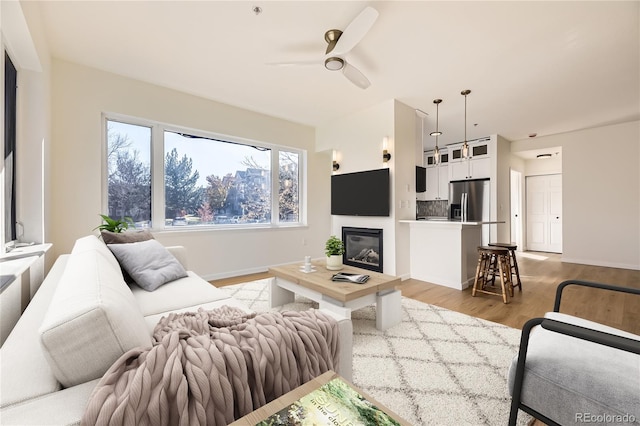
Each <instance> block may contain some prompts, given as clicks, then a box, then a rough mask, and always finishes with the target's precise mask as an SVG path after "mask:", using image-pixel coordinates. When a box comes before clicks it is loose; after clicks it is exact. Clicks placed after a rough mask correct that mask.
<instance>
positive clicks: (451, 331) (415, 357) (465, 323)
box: [221, 280, 531, 426]
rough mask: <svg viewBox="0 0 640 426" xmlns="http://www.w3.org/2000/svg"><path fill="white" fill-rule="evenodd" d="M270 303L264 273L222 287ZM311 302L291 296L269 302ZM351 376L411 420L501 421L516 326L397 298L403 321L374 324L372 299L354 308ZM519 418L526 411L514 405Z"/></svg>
mask: <svg viewBox="0 0 640 426" xmlns="http://www.w3.org/2000/svg"><path fill="white" fill-rule="evenodd" d="M221 289H222V290H224V291H225V292H227V293H229V294H230V295H231V296H233V297H235V298H236V299H239V300H241V301H242V302H244V303H245V304H246V305H247V306H248V307H250V308H251V309H253V310H255V311H259V312H264V311H269V310H270V309H269V308H268V302H267V301H268V281H267V280H259V281H253V282H249V283H244V284H237V285H233V286H228V287H222V288H221ZM310 307H317V305H316V304H315V303H314V302H312V301H311V300H309V299H306V298H304V297H301V296H296V302H295V303H291V304H288V305H285V306H283V307H280V308H277V309H274V310H278V311H280V310H302V309H308V308H310ZM352 320H353V334H354V335H353V382H354V384H355V385H356V386H358V387H360V388H361V389H363V390H364V391H365V392H367V393H369V394H370V395H371V396H373V397H374V398H375V399H377V400H378V401H380V402H381V403H382V404H384V405H386V406H387V407H389V408H390V409H391V410H393V411H394V412H396V413H397V414H399V415H400V416H402V417H403V418H404V419H405V420H407V421H408V422H410V423H412V424H414V425H456V426H457V425H474V426H475V425H506V424H507V422H508V418H509V406H510V401H511V399H510V397H509V392H508V390H507V379H506V378H507V371H508V369H509V365H510V362H511V359H512V358H513V356H514V355H515V354H516V353H517V351H518V344H519V340H520V330H516V329H514V328H510V327H507V326H504V325H501V324H496V323H493V322H489V321H485V320H482V319H478V318H474V317H471V316H468V315H464V314H461V313H458V312H454V311H450V310H447V309H444V308H439V307H437V306H433V305H428V304H426V303H421V302H418V301H415V300H412V299H409V298H406V297H403V298H402V323H401V324H399V325H397V326H395V327H392V328H390V329H389V330H386V331H384V332H383V331H379V330H377V329H376V328H375V307H374V306H370V307H366V308H363V309H360V310H358V311H355V312H353V313H352ZM518 419H519V424H522V425H526V424H527V423H528V421H529V420H530V419H531V418H530V417H529V416H528V415H526V414H525V413H523V412H520V414H519V416H518Z"/></svg>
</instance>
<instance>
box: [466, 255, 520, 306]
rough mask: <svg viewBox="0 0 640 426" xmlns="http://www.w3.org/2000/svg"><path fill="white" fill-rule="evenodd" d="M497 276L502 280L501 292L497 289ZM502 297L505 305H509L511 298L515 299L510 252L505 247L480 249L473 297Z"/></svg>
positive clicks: (472, 292) (472, 291)
mask: <svg viewBox="0 0 640 426" xmlns="http://www.w3.org/2000/svg"><path fill="white" fill-rule="evenodd" d="M496 276H497V277H498V278H499V280H500V292H498V289H497V288H496V289H492V288H491V287H496V285H495V279H496ZM478 292H480V293H485V294H492V295H496V296H502V301H503V303H509V296H511V297H513V282H512V281H511V260H510V259H509V250H508V249H506V248H503V247H478V265H477V267H476V277H475V280H474V282H473V289H472V290H471V296H474V297H475V295H476V293H478Z"/></svg>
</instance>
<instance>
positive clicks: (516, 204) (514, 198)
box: [510, 170, 524, 250]
mask: <svg viewBox="0 0 640 426" xmlns="http://www.w3.org/2000/svg"><path fill="white" fill-rule="evenodd" d="M510 185H511V241H513V242H515V243H516V244H517V246H518V249H520V250H523V249H524V245H523V244H522V212H521V208H522V173H520V172H518V171H516V170H511V181H510Z"/></svg>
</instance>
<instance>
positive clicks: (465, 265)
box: [399, 219, 504, 290]
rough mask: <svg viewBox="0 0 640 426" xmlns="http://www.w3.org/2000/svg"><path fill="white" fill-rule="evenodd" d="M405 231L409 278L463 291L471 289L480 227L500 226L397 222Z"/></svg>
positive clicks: (462, 223) (479, 242)
mask: <svg viewBox="0 0 640 426" xmlns="http://www.w3.org/2000/svg"><path fill="white" fill-rule="evenodd" d="M399 222H400V223H406V224H407V225H408V226H409V227H410V229H409V250H410V252H409V253H410V274H411V278H413V279H416V280H420V281H427V282H430V283H433V284H438V285H442V286H445V287H451V288H455V289H458V290H463V289H465V288H467V287H469V286H470V285H473V280H474V279H475V274H476V266H477V263H478V246H480V245H482V225H489V224H495V223H504V222H495V221H490V222H460V221H452V220H437V219H436V220H400V221H399Z"/></svg>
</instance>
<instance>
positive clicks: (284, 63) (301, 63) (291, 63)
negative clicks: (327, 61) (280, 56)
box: [265, 59, 322, 67]
mask: <svg viewBox="0 0 640 426" xmlns="http://www.w3.org/2000/svg"><path fill="white" fill-rule="evenodd" d="M321 64H322V61H319V60H317V59H308V60H304V61H278V62H267V63H266V64H265V65H270V66H276V67H291V66H305V65H321Z"/></svg>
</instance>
